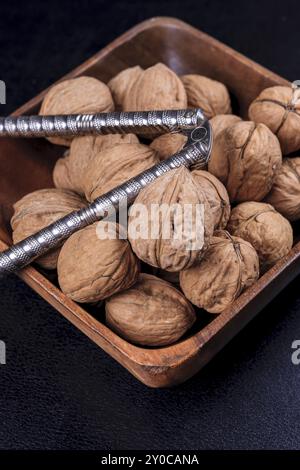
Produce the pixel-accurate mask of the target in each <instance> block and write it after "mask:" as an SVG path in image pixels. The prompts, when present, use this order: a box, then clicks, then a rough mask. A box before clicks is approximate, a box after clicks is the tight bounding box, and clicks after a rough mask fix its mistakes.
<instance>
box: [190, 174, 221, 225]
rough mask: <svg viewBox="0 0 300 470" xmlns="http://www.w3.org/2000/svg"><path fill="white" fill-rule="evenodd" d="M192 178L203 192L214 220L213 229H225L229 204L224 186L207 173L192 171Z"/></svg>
mask: <svg viewBox="0 0 300 470" xmlns="http://www.w3.org/2000/svg"><path fill="white" fill-rule="evenodd" d="M192 176H193V179H194V181H195V182H196V183H197V184H199V187H200V188H201V189H202V190H203V191H204V192H205V195H206V198H207V200H208V203H209V206H210V210H211V214H212V216H213V219H214V229H215V230H216V229H222V228H225V227H226V225H227V222H228V220H229V217H230V202H229V196H228V193H227V191H226V188H225V186H224V185H223V184H222V183H221V181H219V180H218V179H217V178H216V177H215V176H214V175H212V174H211V173H209V172H208V171H204V170H194V171H192Z"/></svg>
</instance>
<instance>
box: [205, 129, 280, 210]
mask: <svg viewBox="0 0 300 470" xmlns="http://www.w3.org/2000/svg"><path fill="white" fill-rule="evenodd" d="M281 163H282V156H281V150H280V145H279V142H278V139H277V137H276V136H275V135H274V134H273V133H272V132H271V131H270V130H269V129H268V128H267V127H266V126H265V125H264V124H255V123H254V122H251V121H247V122H245V121H242V122H237V123H236V124H233V125H232V126H230V127H228V128H227V129H225V130H223V131H222V132H220V133H219V134H217V136H216V138H215V140H214V144H213V148H212V153H211V158H210V160H209V162H208V170H209V172H210V173H212V174H213V175H215V176H216V177H217V178H218V179H219V180H220V181H221V182H222V183H223V184H224V185H225V187H226V189H227V191H228V194H229V198H230V200H231V202H234V201H236V202H242V201H260V200H262V199H263V198H264V197H265V196H266V195H267V193H268V192H269V191H270V189H271V187H272V185H273V182H274V178H275V176H276V174H277V172H278V171H279V169H280V167H281Z"/></svg>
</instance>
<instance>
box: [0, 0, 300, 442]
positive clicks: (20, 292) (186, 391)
mask: <svg viewBox="0 0 300 470" xmlns="http://www.w3.org/2000/svg"><path fill="white" fill-rule="evenodd" d="M298 5H299V3H298V2H297V1H294V2H292V1H285V2H282V1H272V2H271V1H270V2H266V1H264V0H260V1H251V2H240V1H239V2H224V1H221V0H220V1H201V0H197V1H196V0H195V1H190V0H185V1H178V0H176V1H165V0H160V1H153V0H152V1H150V2H144V3H142V2H138V1H130V0H127V1H126V2H125V1H124V2H120V1H117V2H114V1H85V2H78V1H72V2H71V1H70V2H66V1H53V2H33V1H30V0H29V1H27V2H26V3H25V2H24V3H23V2H19V1H18V2H17V1H12V0H10V1H9V2H6V3H3V2H2V3H1V14H0V50H1V54H0V79H2V80H5V81H6V83H7V102H8V104H7V105H6V106H1V114H7V113H8V112H10V111H11V110H13V109H14V108H16V107H17V106H18V105H21V104H22V103H23V102H25V101H26V100H27V99H29V98H31V97H32V96H34V95H35V94H36V93H37V92H38V91H40V90H42V89H43V88H45V87H46V86H48V85H49V84H51V82H53V80H55V79H57V78H59V77H60V76H61V75H63V74H65V73H66V72H68V71H69V70H70V69H72V68H73V67H74V66H76V65H78V64H79V63H81V62H82V61H83V60H84V59H86V58H88V57H89V56H90V55H91V54H93V53H95V52H96V51H98V50H99V49H100V48H102V47H103V46H105V45H106V44H107V43H108V42H109V41H111V40H112V39H113V38H115V37H116V36H118V35H119V34H120V33H122V32H124V31H125V30H127V29H128V28H129V27H131V26H133V25H134V24H136V23H137V22H139V21H141V20H143V19H146V18H148V17H151V16H157V15H167V16H176V17H179V18H181V19H183V20H186V21H188V22H189V23H191V24H193V25H195V26H196V27H198V28H200V29H202V30H204V31H206V32H208V33H210V34H212V35H213V36H215V37H217V38H218V39H220V40H222V41H224V42H225V43H227V44H229V45H230V46H232V47H234V48H236V49H237V50H239V51H241V52H243V53H244V54H246V55H248V56H249V57H251V58H252V59H254V60H256V61H258V62H260V63H262V64H263V65H265V66H267V67H269V68H270V69H272V70H274V71H276V72H278V73H279V74H281V75H283V76H285V77H287V78H289V79H291V80H294V79H300V68H299V63H300V49H299V39H300V32H299V15H298V8H299V7H298ZM298 338H299V339H300V297H299V278H298V280H295V281H294V282H293V283H292V284H291V285H290V286H289V287H288V288H287V289H285V290H284V292H283V293H281V294H280V295H279V296H278V297H277V299H276V300H275V301H274V302H272V303H271V304H270V305H269V306H268V308H266V309H265V310H264V311H263V312H262V313H261V314H260V315H259V316H258V317H257V318H256V319H255V320H254V321H253V322H252V323H251V324H250V325H249V326H248V327H247V328H245V330H244V331H243V332H242V333H241V334H240V335H239V336H238V337H237V338H236V339H234V340H233V341H232V342H231V343H230V345H229V346H228V347H227V348H225V350H223V351H222V352H221V353H220V354H219V355H218V356H217V358H216V359H215V360H214V361H212V363H211V364H210V365H209V366H207V367H206V368H205V369H204V370H203V371H202V372H201V373H200V374H198V375H197V376H196V377H194V378H193V379H191V380H190V381H189V382H187V383H186V384H184V385H182V386H180V387H177V388H175V389H172V390H152V389H147V388H146V387H145V386H143V385H142V384H140V383H139V382H137V381H136V380H135V379H134V378H133V377H132V376H131V375H130V374H129V373H128V372H126V371H125V370H124V369H123V368H122V367H121V366H119V365H118V364H117V363H116V362H115V361H113V360H112V359H110V358H109V357H108V356H107V355H106V354H105V353H104V352H102V351H101V350H100V349H99V348H98V347H97V346H95V345H94V344H93V343H92V342H90V341H89V340H88V339H87V338H86V337H85V336H84V335H82V334H81V333H80V332H78V331H77V330H76V329H75V328H74V327H73V326H72V325H71V324H70V323H68V322H67V321H66V320H65V319H63V318H62V317H61V316H60V315H59V314H58V313H57V312H55V310H54V309H52V308H51V307H50V306H49V305H47V304H46V303H45V302H44V301H43V300H41V299H40V298H39V297H38V296H37V295H36V294H35V293H33V292H32V291H31V290H30V289H29V288H28V287H27V286H25V285H24V284H23V283H22V282H21V281H19V280H18V279H17V278H16V277H11V278H9V279H7V280H5V281H4V282H3V281H2V282H1V284H0V339H2V340H5V341H6V344H7V365H5V366H3V365H2V366H0V423H1V424H0V449H16V448H17V449H147V448H156V449H170V448H178V449H190V448H197V449H259V448H263V449H266V448H268V449H271V448H272V449H278V448H284V449H299V448H300V438H299V433H300V424H299V422H300V420H299V417H300V411H299V410H300V408H299V385H300V366H298V367H297V366H294V365H292V363H291V352H292V350H291V343H292V341H293V340H294V339H298Z"/></svg>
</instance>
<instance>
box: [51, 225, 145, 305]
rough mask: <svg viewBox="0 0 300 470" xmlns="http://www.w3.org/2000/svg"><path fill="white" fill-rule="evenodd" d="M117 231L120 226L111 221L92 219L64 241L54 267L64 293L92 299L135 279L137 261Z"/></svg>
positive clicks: (79, 300) (137, 267) (116, 290)
mask: <svg viewBox="0 0 300 470" xmlns="http://www.w3.org/2000/svg"><path fill="white" fill-rule="evenodd" d="M105 233H107V236H106V237H105ZM119 233H120V227H119V226H118V225H116V224H114V223H112V222H96V223H94V224H92V225H89V226H88V227H86V228H84V229H82V230H79V232H76V233H74V234H73V235H71V237H70V238H69V239H68V240H67V241H66V243H65V244H64V246H63V247H62V249H61V252H60V255H59V258H58V263H57V271H58V282H59V285H60V288H61V290H62V291H63V292H64V293H65V294H66V295H67V296H68V297H70V298H71V299H73V300H75V301H76V302H80V303H95V302H97V301H99V300H103V299H105V298H106V297H109V296H110V295H112V294H115V293H116V292H119V291H120V290H122V289H127V288H129V287H131V286H132V285H133V284H134V283H135V281H136V280H137V277H138V273H139V262H138V260H137V259H136V257H135V255H134V254H133V252H132V250H131V247H130V244H129V243H128V241H127V240H126V239H122V238H120V237H119Z"/></svg>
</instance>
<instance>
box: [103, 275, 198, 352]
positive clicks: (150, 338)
mask: <svg viewBox="0 0 300 470" xmlns="http://www.w3.org/2000/svg"><path fill="white" fill-rule="evenodd" d="M105 312H106V322H107V324H108V326H109V327H110V328H111V329H112V330H114V331H116V333H118V334H119V335H120V336H122V337H123V338H125V339H127V340H129V341H131V342H132V343H137V344H141V345H146V346H166V345H168V344H172V343H174V342H175V341H177V340H178V339H179V338H180V337H181V336H182V335H183V334H184V333H185V332H186V331H187V330H188V329H189V328H190V327H191V326H192V325H193V323H194V322H195V320H196V315H195V312H194V309H193V307H192V306H191V304H190V303H189V302H188V301H187V300H186V298H185V297H184V296H183V295H182V293H181V292H179V291H178V290H177V289H175V287H173V286H172V285H171V284H170V283H168V282H166V281H163V280H162V279H159V278H157V277H155V276H152V275H151V274H140V276H139V279H138V281H137V283H136V284H135V285H134V286H133V287H131V288H130V289H128V290H126V291H124V292H120V293H118V294H115V295H113V296H112V297H111V298H110V299H108V300H107V301H106V306H105Z"/></svg>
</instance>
